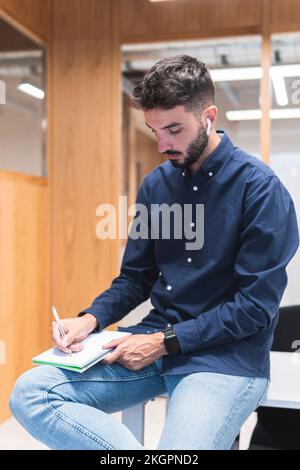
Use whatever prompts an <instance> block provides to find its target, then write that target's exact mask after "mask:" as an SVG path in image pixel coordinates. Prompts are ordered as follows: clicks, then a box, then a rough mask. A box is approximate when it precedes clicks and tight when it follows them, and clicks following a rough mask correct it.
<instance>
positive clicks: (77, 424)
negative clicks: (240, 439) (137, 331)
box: [10, 359, 268, 450]
mask: <svg viewBox="0 0 300 470" xmlns="http://www.w3.org/2000/svg"><path fill="white" fill-rule="evenodd" d="M267 386H268V380H267V379H263V378H255V377H238V376H233V375H223V374H218V373H209V372H197V373H193V374H189V375H171V376H161V359H159V360H157V361H155V362H154V363H153V364H151V365H149V366H147V367H144V368H143V369H141V370H139V371H130V370H128V369H126V368H125V367H123V366H121V365H119V364H117V363H114V364H112V365H110V366H108V365H105V364H101V363H98V364H97V365H95V366H94V367H92V368H91V369H89V370H87V371H86V372H84V373H82V374H78V373H76V372H71V371H67V370H63V369H58V368H55V367H52V366H38V367H35V368H33V369H31V370H29V371H27V372H25V373H24V374H23V375H22V376H21V377H20V378H19V379H18V380H17V382H16V384H15V387H14V389H13V392H12V395H11V398H10V408H11V411H12V413H13V414H14V416H15V417H16V419H17V420H18V421H19V423H20V424H21V425H22V426H24V428H25V429H27V431H28V432H29V433H30V434H31V435H32V436H34V437H35V438H36V439H38V440H39V441H41V442H43V443H44V444H46V445H47V446H48V447H50V448H52V449H97V450H114V449H143V447H142V445H141V444H140V443H139V442H138V441H137V439H136V438H135V437H134V436H133V434H132V433H131V431H130V430H129V429H128V428H127V427H126V426H124V424H122V423H121V422H120V421H119V420H118V419H117V418H116V417H114V416H111V413H114V412H116V411H120V410H123V409H125V408H127V407H130V406H133V405H135V404H137V403H140V402H143V401H146V400H149V399H151V398H154V397H156V396H157V395H160V394H163V393H165V392H167V393H168V395H169V407H168V415H167V419H166V423H165V427H164V430H163V433H162V436H161V439H160V442H159V446H158V448H159V449H230V448H231V446H232V444H233V442H234V439H235V437H236V436H237V435H238V433H239V431H240V428H241V426H242V424H243V423H244V421H245V420H246V418H247V417H248V416H249V415H250V414H251V412H252V411H254V410H255V409H256V408H257V406H258V405H259V403H260V402H261V400H262V399H263V397H264V395H265V392H266V389H267Z"/></svg>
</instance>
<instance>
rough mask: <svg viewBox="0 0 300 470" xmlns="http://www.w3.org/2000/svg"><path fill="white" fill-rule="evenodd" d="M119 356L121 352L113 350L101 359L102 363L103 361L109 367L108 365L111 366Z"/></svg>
mask: <svg viewBox="0 0 300 470" xmlns="http://www.w3.org/2000/svg"><path fill="white" fill-rule="evenodd" d="M120 356H121V352H120V351H118V349H115V350H114V351H113V352H111V353H109V354H107V356H105V358H104V359H103V361H104V362H105V363H106V364H107V365H110V364H112V363H113V362H115V361H117V360H118V359H119V357H120Z"/></svg>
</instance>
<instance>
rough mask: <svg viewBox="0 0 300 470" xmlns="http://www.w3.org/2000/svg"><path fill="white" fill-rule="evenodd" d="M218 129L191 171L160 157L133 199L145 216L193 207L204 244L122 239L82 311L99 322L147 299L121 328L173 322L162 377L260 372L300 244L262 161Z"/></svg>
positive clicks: (289, 206)
mask: <svg viewBox="0 0 300 470" xmlns="http://www.w3.org/2000/svg"><path fill="white" fill-rule="evenodd" d="M219 132H220V131H219ZM219 135H220V137H222V139H221V141H220V143H219V145H218V146H217V148H216V149H215V150H214V151H213V152H212V153H211V154H210V155H209V157H208V158H207V159H206V160H205V161H204V163H203V165H202V167H201V168H200V170H198V171H197V172H196V173H194V174H191V173H189V172H188V171H186V170H185V171H183V170H182V169H180V168H175V167H173V166H172V164H171V163H170V162H169V161H167V162H165V163H163V164H161V165H159V166H158V167H157V168H155V169H154V170H153V171H152V172H151V173H149V174H148V175H147V176H146V177H145V179H144V181H143V183H142V186H141V188H140V190H139V193H138V197H137V203H141V204H144V205H145V206H146V207H147V208H148V209H149V211H148V214H151V210H152V207H154V206H153V204H159V205H161V204H164V203H167V204H169V205H172V204H179V205H180V206H181V207H182V208H184V205H185V204H189V205H190V206H192V208H193V211H192V216H191V219H190V220H191V222H190V225H191V226H194V227H195V224H199V223H202V224H203V228H204V244H203V246H201V247H199V248H198V249H197V250H195V249H194V247H193V248H192V249H191V245H187V241H189V240H187V239H186V238H185V236H183V237H181V238H176V236H175V230H173V231H172V230H171V234H170V235H171V236H170V237H169V239H166V238H164V239H163V238H162V237H161V236H156V238H154V237H148V239H147V238H146V237H145V238H136V239H132V238H130V237H129V238H128V242H127V245H126V250H125V254H124V257H123V261H122V265H121V270H120V274H119V276H118V277H117V278H115V279H114V280H113V282H112V285H111V287H110V288H109V289H108V290H106V291H105V292H103V293H102V294H100V295H99V296H98V297H96V299H95V300H94V302H93V303H92V305H91V306H90V307H89V308H87V309H85V310H84V312H89V313H91V314H93V315H94V316H95V317H96V318H97V320H98V322H99V324H100V327H101V328H105V327H107V326H108V325H111V324H113V323H115V322H118V321H119V320H121V319H122V318H123V317H124V316H125V315H127V314H128V313H129V312H130V311H131V310H132V309H134V308H135V307H136V306H137V305H139V304H140V303H141V302H143V301H145V300H146V299H148V298H149V297H150V299H151V303H152V306H153V309H152V310H151V311H150V312H149V314H148V315H147V316H146V317H145V318H144V319H143V320H142V321H141V323H139V324H138V325H134V326H132V327H128V328H122V330H128V331H131V332H133V333H146V332H148V333H153V332H155V331H161V330H163V329H165V328H166V327H167V326H168V325H173V326H174V329H175V331H176V334H177V337H178V340H179V344H180V347H181V351H182V353H180V354H177V355H175V356H163V373H164V374H186V373H192V372H199V371H208V372H219V373H223V374H231V375H240V376H254V377H266V378H269V369H270V363H269V351H270V348H271V345H272V339H273V331H274V328H275V326H276V323H277V320H278V309H279V304H280V300H281V298H282V295H283V292H284V289H285V287H286V284H287V275H286V265H287V264H288V262H289V261H290V259H291V258H292V257H293V255H294V253H295V252H296V250H297V247H298V243H299V240H298V229H297V220H296V214H295V209H294V205H293V201H292V199H291V197H290V195H289V193H288V191H287V190H286V188H285V187H284V186H283V184H282V183H281V182H280V180H279V179H278V177H277V176H276V175H275V174H274V172H273V171H272V170H271V169H270V168H269V167H268V166H266V165H265V164H264V163H263V162H262V161H260V160H259V159H257V158H255V157H252V156H250V155H248V154H247V153H245V152H244V151H242V150H241V149H239V148H237V147H235V146H234V145H233V143H232V141H231V140H230V138H229V137H228V135H227V134H226V133H221V132H220V134H219ZM198 204H203V205H204V218H202V219H201V218H200V219H199V217H198V218H197V214H196V211H195V210H194V209H195V207H196V206H197V205H198ZM155 207H156V206H155ZM139 214H140V213H139V212H137V214H136V216H137V215H139ZM193 217H194V219H193ZM149 219H150V216H149V215H148V219H147V221H148V222H149ZM149 233H150V232H149ZM159 235H161V232H159ZM183 235H184V234H183ZM153 238H154V239H153ZM84 312H81V314H83V313H84ZM120 329H121V328H120Z"/></svg>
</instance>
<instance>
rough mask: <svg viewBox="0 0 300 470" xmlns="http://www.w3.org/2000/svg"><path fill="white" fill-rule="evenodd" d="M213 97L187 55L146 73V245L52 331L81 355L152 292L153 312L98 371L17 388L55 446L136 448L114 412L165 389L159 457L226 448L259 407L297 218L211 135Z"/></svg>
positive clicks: (42, 376)
mask: <svg viewBox="0 0 300 470" xmlns="http://www.w3.org/2000/svg"><path fill="white" fill-rule="evenodd" d="M214 91H215V89H214V84H213V82H212V79H211V77H210V74H209V71H208V69H207V67H206V66H205V64H203V63H201V62H199V61H198V60H197V59H194V58H192V57H189V56H185V55H183V56H176V57H171V58H167V59H163V60H161V61H160V62H158V63H157V64H155V65H154V66H153V67H152V69H151V70H150V71H149V72H148V73H147V74H146V75H145V77H144V80H143V81H142V83H140V84H139V85H138V86H137V87H136V88H135V89H134V91H133V102H134V104H135V106H136V107H137V108H139V109H141V110H142V111H143V113H144V117H145V122H146V125H147V126H148V127H149V128H150V129H151V130H152V132H154V134H155V136H156V139H157V142H158V150H159V152H160V153H161V154H162V155H163V156H165V157H166V159H167V161H166V162H164V163H163V164H162V165H160V166H158V167H157V168H155V169H154V170H153V171H152V172H151V173H150V174H148V175H147V176H146V177H145V179H144V182H143V184H142V186H141V188H140V190H139V193H138V197H137V203H138V204H139V206H137V207H146V208H147V209H149V210H150V214H149V212H148V215H146V216H143V217H141V219H140V225H141V226H142V228H143V230H144V236H140V237H136V236H135V237H132V236H130V237H129V239H128V242H127V246H126V251H125V254H124V258H123V262H122V266H121V272H120V275H119V276H118V277H117V278H116V279H114V280H113V282H112V285H111V287H110V288H109V289H108V290H107V291H105V292H104V293H102V294H101V295H99V296H98V297H97V298H96V299H95V300H94V302H93V303H92V305H91V306H90V307H89V308H87V309H86V310H85V311H83V312H81V313H80V314H79V317H78V318H73V319H66V320H65V321H64V325H65V328H66V329H67V332H68V334H67V336H66V338H65V339H63V340H62V339H61V338H60V337H59V334H58V331H57V327H56V324H55V323H54V324H53V339H54V341H55V342H56V344H57V346H58V347H59V348H61V349H62V350H64V351H66V352H67V351H69V350H72V351H77V350H80V348H81V344H80V341H81V340H82V339H84V338H85V337H86V336H87V335H88V334H89V333H91V332H92V331H94V330H95V329H96V328H106V327H107V326H108V325H110V324H113V323H115V322H118V321H119V320H121V319H122V318H123V317H124V316H125V315H126V314H128V313H129V312H130V311H131V310H132V309H133V308H135V307H136V306H137V305H139V304H140V303H141V302H143V301H145V300H146V299H148V298H149V296H150V297H151V302H152V305H153V309H152V310H151V311H150V313H149V314H148V315H147V316H146V317H145V318H144V319H143V320H142V321H141V323H139V324H138V325H135V326H133V327H130V328H128V329H129V331H131V332H133V333H134V334H133V335H131V336H129V337H125V338H122V339H119V340H116V341H114V342H112V343H110V344H109V345H107V346H110V347H113V348H114V349H113V352H111V354H110V355H109V356H107V359H106V361H105V364H104V363H99V364H98V365H96V366H94V367H92V368H91V369H90V370H88V371H86V372H85V373H83V374H82V375H79V374H76V373H74V372H70V371H66V370H61V369H56V368H53V367H46V366H40V367H38V368H36V369H33V370H30V371H28V372H26V373H25V374H24V375H23V376H21V377H20V378H19V380H18V381H17V383H16V385H15V388H14V391H13V394H12V397H11V400H10V406H11V409H12V412H13V413H14V415H15V416H16V418H17V419H18V421H19V422H20V423H21V424H22V425H23V426H24V427H25V428H26V429H27V430H28V431H29V432H30V433H31V434H32V435H33V436H35V437H36V438H37V439H39V440H41V441H42V442H44V443H45V444H46V445H48V446H49V447H51V448H53V449H140V448H142V447H141V445H140V444H139V443H138V442H137V440H136V439H135V437H134V436H133V435H132V434H131V432H130V431H129V430H128V429H127V428H126V427H125V426H124V425H123V424H122V423H120V422H119V421H117V420H116V419H115V418H114V417H112V416H110V413H112V412H115V411H117V410H122V409H124V408H127V407H129V406H132V405H134V404H136V403H139V402H142V401H144V400H148V399H150V398H152V397H155V396H157V395H159V394H161V393H164V392H167V393H168V394H169V398H170V401H169V408H168V416H167V419H166V423H165V427H164V431H163V434H162V436H161V440H160V443H159V448H161V449H229V448H230V447H231V446H232V443H233V442H234V439H235V437H236V435H237V434H238V433H239V430H240V427H241V425H242V424H243V422H244V421H245V420H246V418H247V417H248V416H249V415H250V413H251V412H252V411H253V410H255V409H256V407H257V406H258V404H259V403H260V402H261V400H262V399H263V397H264V394H265V392H266V389H267V386H268V381H269V367H270V365H269V351H270V348H271V344H272V337H273V331H274V328H275V326H276V322H277V318H278V307H279V304H280V300H281V297H282V295H283V292H284V289H285V287H286V283H287V276H286V271H285V268H286V265H287V264H288V262H289V261H290V259H291V258H292V256H293V255H294V253H295V252H296V249H297V246H298V231H297V223H296V215H295V210H294V206H293V202H292V200H291V198H290V196H289V194H288V192H287V190H286V189H285V187H284V186H283V185H282V184H281V182H280V181H279V179H278V178H277V176H276V175H275V174H274V173H273V172H272V170H271V169H270V168H269V167H267V166H266V165H265V164H264V163H262V162H261V161H260V160H258V159H256V158H254V157H251V156H249V155H248V154H246V153H245V152H244V151H242V150H240V149H239V148H237V147H235V146H234V145H233V143H232V142H231V140H230V138H229V137H228V135H227V134H226V133H225V132H221V131H216V121H217V108H216V106H215V105H214ZM163 204H167V205H168V207H172V206H173V205H174V204H175V205H176V204H177V206H176V207H177V208H178V207H179V208H180V209H182V210H183V209H185V208H189V209H190V210H189V211H188V214H186V213H185V211H184V210H183V221H181V223H179V224H177V227H175V225H176V224H175V221H174V224H173V225H172V223H171V226H170V227H169V228H170V230H169V232H170V233H169V235H170V236H162V235H163V232H164V230H165V227H164V223H166V220H165V219H164V218H163V217H162V219H163V220H162V222H163V227H162V228H160V227H159V226H158V219H159V217H158V218H157V217H155V210H157V207H161V205H163ZM199 207H200V209H201V207H202V208H203V207H204V214H203V211H201V210H198V209H199ZM140 212H142V210H141V209H140ZM139 215H140V213H138V212H137V214H136V217H137V218H138V217H139ZM152 215H154V217H152ZM156 215H157V214H156ZM160 218H161V217H160ZM170 219H171V218H170ZM172 220H173V219H172ZM174 220H175V219H174ZM187 222H188V223H187ZM182 226H184V228H185V230H184V233H183V234H182V236H181V237H178V236H176V233H177V232H176V230H177V229H178V228H179V229H182ZM191 229H193V230H192V233H191ZM199 229H201V230H202V232H201V230H200V231H199ZM175 232H176V233H175ZM145 233H146V236H145ZM199 233H200V235H199ZM201 233H202V235H203V237H202V236H201ZM153 234H154V235H155V236H151V235H153ZM197 234H198V240H196V238H197ZM193 237H194V238H195V240H194V242H195V243H193ZM199 237H200V241H199ZM202 238H203V240H202Z"/></svg>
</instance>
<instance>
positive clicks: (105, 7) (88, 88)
mask: <svg viewBox="0 0 300 470" xmlns="http://www.w3.org/2000/svg"><path fill="white" fill-rule="evenodd" d="M112 3H113V2H111V1H110V0H76V1H74V2H73V0H72V9H71V10H70V1H69V0H54V1H53V15H54V16H53V37H52V41H51V44H50V50H49V79H48V82H49V113H50V114H49V141H50V145H49V160H50V163H49V181H50V187H51V298H52V301H53V303H55V304H56V305H57V307H58V311H59V312H61V314H62V316H74V315H76V314H77V313H78V311H79V310H80V309H82V308H84V307H87V306H88V305H89V303H90V302H91V301H92V299H93V297H94V296H96V295H97V294H98V293H100V292H101V291H102V290H104V289H105V288H106V287H108V286H109V285H110V283H111V281H112V278H113V276H114V275H116V274H117V271H118V241H117V240H99V239H98V238H97V236H96V225H97V223H98V221H99V218H97V216H96V208H97V206H98V205H99V204H100V203H111V204H114V205H117V202H118V196H119V180H120V178H119V173H120V152H119V147H118V145H119V134H120V119H121V111H120V96H119V90H120V86H119V85H120V83H119V81H120V77H119V45H118V43H117V42H116V38H115V37H114V35H113V27H112V24H113V15H112V11H113V10H112V7H113V4H112ZM69 15H71V18H70V16H69Z"/></svg>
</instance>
